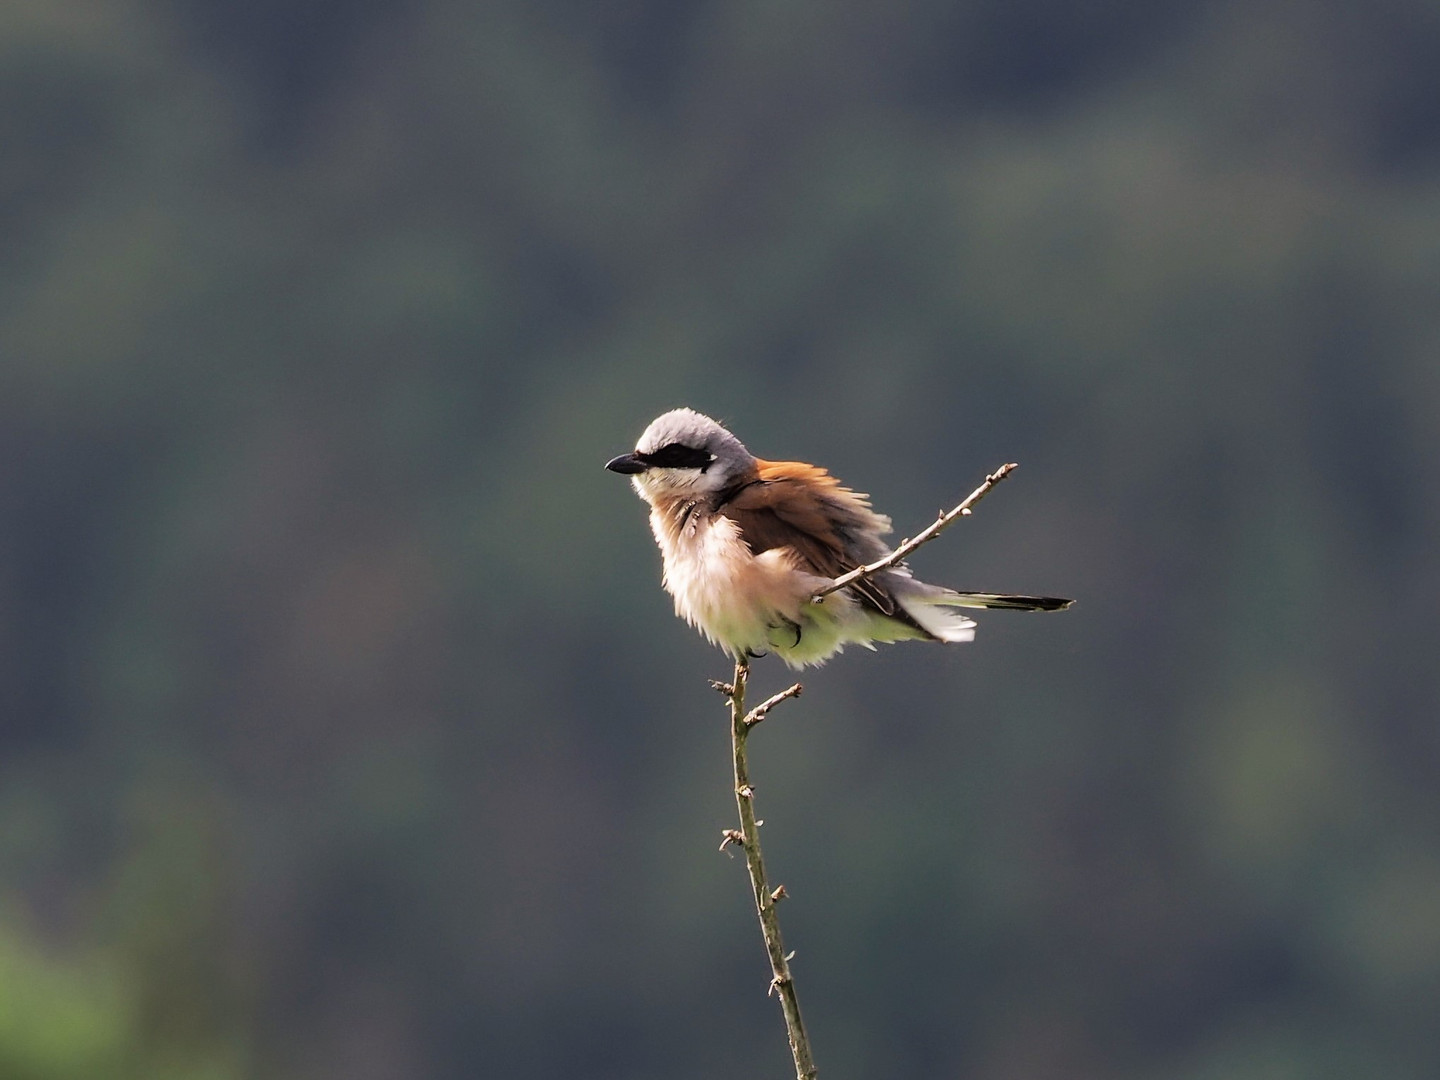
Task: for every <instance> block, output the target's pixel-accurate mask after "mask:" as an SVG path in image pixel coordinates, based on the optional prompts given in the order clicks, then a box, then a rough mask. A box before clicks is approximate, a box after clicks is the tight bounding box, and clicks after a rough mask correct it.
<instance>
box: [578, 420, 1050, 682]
mask: <svg viewBox="0 0 1440 1080" xmlns="http://www.w3.org/2000/svg"><path fill="white" fill-rule="evenodd" d="M605 467H606V468H607V469H609V470H610V471H611V472H617V473H622V474H624V475H627V476H629V477H631V482H632V483H633V484H634V486H635V490H636V491H637V492H638V493H639V495H640V497H641V498H642V499H644V500H645V501H646V502H647V503H649V504H650V528H651V530H652V531H653V532H654V533H655V542H656V543H657V544H659V545H660V553H661V555H662V557H663V558H664V562H665V572H664V579H663V584H664V586H665V589H666V591H667V592H669V593H670V595H671V596H672V597H674V598H675V611H676V613H677V614H678V615H680V616H681V617H682V618H684V619H685V620H686V621H687V622H688V623H690V625H691V626H694V627H696V628H698V629H699V630H700V632H701V633H703V634H704V635H705V636H706V637H707V638H709V639H710V641H711V642H713V643H715V644H717V645H719V646H720V647H721V648H722V649H724V650H725V651H726V652H727V653H729V654H730V655H731V656H733V657H740V656H742V655H751V656H758V655H760V654H762V653H765V652H773V653H775V655H777V656H779V657H780V658H781V659H782V660H784V661H785V662H786V663H787V664H789V665H790V666H791V667H794V668H799V667H804V666H805V665H807V664H822V663H824V662H825V661H826V660H828V659H829V658H830V657H831V656H833V655H835V654H836V653H837V652H839V651H840V650H841V649H842V648H844V647H845V646H846V645H847V644H849V643H851V642H855V643H858V644H860V645H864V646H865V647H866V648H872V647H873V645H872V642H876V641H886V642H890V641H906V640H921V641H972V640H974V637H975V623H974V622H973V621H972V620H970V619H968V618H966V617H965V616H964V615H961V614H960V613H959V612H956V611H954V610H952V609H953V608H1009V609H1012V610H1017V611H1059V610H1061V609H1063V608H1067V607H1069V606H1070V604H1071V603H1072V601H1070V600H1063V599H1060V598H1059V597H1053V596H1004V595H1000V594H998V593H968V592H954V591H952V590H950V589H945V588H941V587H940V586H938V585H927V584H925V583H924V582H923V581H917V580H915V578H914V577H912V576H911V574H910V571H909V570H908V569H907V568H906V567H905V566H904V565H903V564H897V565H895V566H891V567H889V568H888V569H885V570H882V571H880V572H879V573H876V574H875V575H873V576H872V577H868V578H864V579H862V580H860V581H857V582H855V584H853V585H851V586H850V587H849V588H846V589H841V590H839V591H838V592H833V593H831V594H830V595H828V596H826V597H825V598H824V599H823V600H821V601H819V602H818V603H817V602H815V601H813V600H812V599H811V597H812V595H813V593H814V592H815V590H817V589H819V588H822V587H823V586H825V585H828V584H829V583H830V582H831V581H832V580H834V579H835V578H837V577H839V576H840V575H841V574H844V573H846V572H847V571H849V570H853V569H855V568H856V567H858V566H864V565H866V564H867V563H871V562H874V561H875V560H877V559H880V558H883V557H884V556H885V555H887V554H889V551H890V549H889V548H888V547H887V546H886V545H885V542H884V541H883V540H881V539H880V538H881V537H882V536H884V535H885V534H886V533H888V532H890V519H889V518H888V517H886V516H885V515H884V514H877V513H875V511H873V510H871V509H870V499H869V496H867V495H862V494H859V493H858V492H854V491H851V490H850V489H849V488H847V487H844V486H842V485H841V484H840V482H839V481H838V480H836V479H835V478H834V477H833V476H831V475H830V474H829V473H827V472H826V471H825V470H824V469H822V468H819V467H818V466H815V465H806V464H805V463H804V462H800V461H763V460H761V459H760V458H757V457H755V456H753V455H752V454H751V453H750V451H748V450H746V449H745V446H744V444H743V443H741V442H740V440H739V439H737V438H736V437H735V436H734V435H732V434H730V432H728V431H726V430H725V429H724V428H723V427H721V426H720V425H719V424H717V423H716V422H715V421H714V420H711V419H710V418H709V417H708V416H703V415H701V414H700V413H698V412H695V411H694V410H693V409H674V410H672V411H670V412H667V413H665V414H664V415H663V416H660V417H657V418H656V419H655V420H654V422H652V423H651V424H650V426H649V427H647V428H646V429H645V433H644V434H643V435H641V436H640V441H639V442H638V443H636V444H635V451H634V453H630V454H621V455H620V456H619V457H617V458H614V459H613V460H611V461H610V462H608V463H607V464H606V466H605Z"/></svg>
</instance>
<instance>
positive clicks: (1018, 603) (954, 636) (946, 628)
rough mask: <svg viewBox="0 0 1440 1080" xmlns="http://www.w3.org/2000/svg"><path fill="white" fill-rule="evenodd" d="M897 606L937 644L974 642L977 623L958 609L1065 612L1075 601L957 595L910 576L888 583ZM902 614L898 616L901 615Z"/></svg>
mask: <svg viewBox="0 0 1440 1080" xmlns="http://www.w3.org/2000/svg"><path fill="white" fill-rule="evenodd" d="M886 586H887V591H888V592H889V593H890V595H891V596H893V597H894V599H895V603H896V604H898V605H899V607H900V608H901V609H902V610H903V611H904V613H905V615H907V616H909V620H908V621H909V622H910V624H911V625H913V626H916V627H919V628H920V629H921V630H923V631H924V632H925V633H927V634H929V635H930V636H931V637H933V638H935V639H936V640H937V641H974V640H975V621H974V620H973V619H970V618H968V617H966V616H964V615H961V614H960V613H959V612H958V611H955V610H953V609H954V608H1008V609H1010V610H1011V611H1063V610H1064V609H1065V608H1067V607H1069V606H1070V605H1071V604H1073V603H1074V602H1075V601H1073V600H1065V599H1062V598H1060V597H1058V596H1008V595H1005V594H1002V593H974V592H955V591H954V590H952V589H946V588H942V587H941V586H939V585H927V584H926V583H924V582H922V581H916V580H915V579H914V578H912V577H910V576H909V575H908V574H907V575H904V576H897V577H896V578H891V579H889V580H888V581H887V582H886ZM897 614H898V613H897Z"/></svg>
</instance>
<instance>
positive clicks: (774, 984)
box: [765, 953, 795, 997]
mask: <svg viewBox="0 0 1440 1080" xmlns="http://www.w3.org/2000/svg"><path fill="white" fill-rule="evenodd" d="M790 955H791V956H794V955H795V954H794V953H791V954H790ZM793 981H794V980H793V979H791V978H790V976H789V975H776V976H775V977H774V978H773V979H771V980H770V989H769V990H766V991H765V996H766V997H774V996H775V991H776V990H779V989H780V987H782V986H784V985H785V984H786V983H789V982H793Z"/></svg>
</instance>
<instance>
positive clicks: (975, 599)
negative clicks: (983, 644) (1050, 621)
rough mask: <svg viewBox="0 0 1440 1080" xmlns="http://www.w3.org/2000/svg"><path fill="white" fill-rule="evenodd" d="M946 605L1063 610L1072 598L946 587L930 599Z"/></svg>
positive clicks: (1001, 608)
mask: <svg viewBox="0 0 1440 1080" xmlns="http://www.w3.org/2000/svg"><path fill="white" fill-rule="evenodd" d="M930 602H931V603H932V604H944V605H945V606H947V607H963V608H995V609H999V610H1004V611H1064V610H1065V609H1066V608H1068V607H1069V606H1070V605H1071V604H1073V603H1075V601H1074V600H1066V599H1064V598H1063V597H1059V596H1011V595H1007V594H1005V593H988V592H954V591H953V590H950V589H946V590H945V594H944V595H943V596H937V597H935V598H934V599H932V600H931V601H930Z"/></svg>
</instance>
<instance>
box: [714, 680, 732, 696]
mask: <svg viewBox="0 0 1440 1080" xmlns="http://www.w3.org/2000/svg"><path fill="white" fill-rule="evenodd" d="M709 682H710V689H712V690H718V691H719V692H720V693H722V694H724V695H725V696H726V697H734V696H735V687H733V686H731V685H730V684H729V683H728V682H721V681H720V680H719V679H711V680H709Z"/></svg>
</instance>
